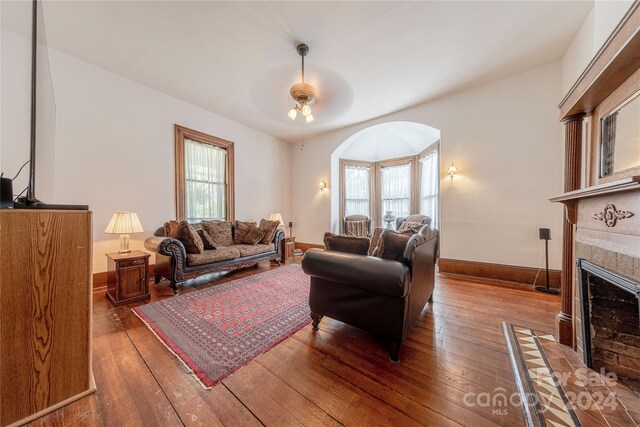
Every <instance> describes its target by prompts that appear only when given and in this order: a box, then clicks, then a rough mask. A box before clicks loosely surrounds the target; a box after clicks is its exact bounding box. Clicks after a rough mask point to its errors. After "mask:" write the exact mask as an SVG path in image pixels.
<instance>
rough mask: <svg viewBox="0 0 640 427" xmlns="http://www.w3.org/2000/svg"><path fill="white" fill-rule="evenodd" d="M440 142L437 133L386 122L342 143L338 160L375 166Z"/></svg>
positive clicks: (413, 124) (433, 130)
mask: <svg viewBox="0 0 640 427" xmlns="http://www.w3.org/2000/svg"><path fill="white" fill-rule="evenodd" d="M439 139H440V131H439V130H437V129H434V128H432V127H429V126H426V125H423V124H420V123H412V122H389V123H382V124H379V125H376V126H370V127H368V128H366V129H363V130H361V131H360V132H358V133H356V134H355V135H353V136H351V137H350V138H349V139H348V140H346V141H345V142H344V144H343V146H340V149H341V150H343V151H342V152H341V154H340V158H341V159H349V160H364V161H368V162H377V161H379V160H386V159H393V158H398V157H405V156H414V155H416V154H420V153H421V152H422V151H423V150H424V149H426V148H427V147H429V146H430V145H432V144H433V143H435V142H436V141H438V140H439Z"/></svg>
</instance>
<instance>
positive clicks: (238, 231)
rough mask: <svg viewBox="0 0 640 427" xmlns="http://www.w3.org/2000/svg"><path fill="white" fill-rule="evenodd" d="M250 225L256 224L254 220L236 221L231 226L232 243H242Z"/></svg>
mask: <svg viewBox="0 0 640 427" xmlns="http://www.w3.org/2000/svg"><path fill="white" fill-rule="evenodd" d="M251 226H254V227H255V226H256V223H255V222H248V221H237V220H236V224H235V227H233V243H235V244H242V243H244V237H245V235H246V234H247V233H248V232H249V230H250V228H251Z"/></svg>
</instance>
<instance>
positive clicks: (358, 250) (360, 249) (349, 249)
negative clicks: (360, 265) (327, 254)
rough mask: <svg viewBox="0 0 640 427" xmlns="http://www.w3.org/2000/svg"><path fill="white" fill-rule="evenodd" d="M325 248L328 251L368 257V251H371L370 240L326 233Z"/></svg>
mask: <svg viewBox="0 0 640 427" xmlns="http://www.w3.org/2000/svg"><path fill="white" fill-rule="evenodd" d="M324 246H325V248H326V249H327V250H328V251H337V252H346V253H350V254H356V255H367V251H368V250H369V238H368V237H353V236H342V235H339V234H333V233H330V232H326V233H324Z"/></svg>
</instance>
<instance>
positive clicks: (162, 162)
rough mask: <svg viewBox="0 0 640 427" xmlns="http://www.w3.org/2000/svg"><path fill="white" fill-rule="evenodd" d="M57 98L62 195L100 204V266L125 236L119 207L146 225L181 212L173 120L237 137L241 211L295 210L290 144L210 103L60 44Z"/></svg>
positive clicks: (55, 63) (96, 216)
mask: <svg viewBox="0 0 640 427" xmlns="http://www.w3.org/2000/svg"><path fill="white" fill-rule="evenodd" d="M51 68H52V73H53V82H54V87H55V93H56V103H57V118H58V120H57V142H56V167H55V175H56V176H55V201H56V202H57V203H84V204H88V205H89V207H90V209H91V210H92V211H93V238H94V250H93V271H94V273H95V272H100V271H104V270H105V269H106V259H105V255H104V254H105V253H106V252H112V251H114V250H117V249H118V236H115V235H108V234H104V229H105V227H106V226H107V222H108V221H109V219H110V217H111V215H112V214H113V212H114V211H116V210H126V211H133V212H136V213H137V214H138V217H139V218H140V221H141V222H142V225H143V227H144V229H145V233H142V234H134V235H132V236H131V245H132V248H133V249H142V248H143V247H144V240H145V239H146V238H147V237H148V236H150V235H151V234H152V233H153V231H154V230H155V229H156V228H157V227H159V226H161V225H162V224H163V223H164V222H165V221H167V220H168V219H172V218H175V198H174V128H173V125H174V123H177V124H180V125H183V126H186V127H189V128H192V129H196V130H199V131H202V132H205V133H208V134H211V135H215V136H217V137H220V138H223V139H227V140H230V141H233V142H234V143H235V179H236V184H235V194H236V218H238V219H243V220H257V221H259V220H260V219H261V218H268V215H269V213H271V212H281V213H282V215H283V218H284V219H285V221H287V220H288V218H290V188H289V182H290V181H291V173H290V150H289V148H290V147H289V144H287V143H284V142H282V141H279V140H277V139H276V138H274V137H271V136H269V135H266V134H264V133H261V132H258V131H256V130H254V129H251V128H248V127H246V126H244V125H241V124H239V123H237V122H234V121H231V120H229V119H226V118H224V117H221V116H219V115H217V114H214V113H212V112H209V111H206V110H204V109H202V108H199V107H196V106H193V105H191V104H188V103H186V102H183V101H180V100H178V99H176V98H172V97H170V96H167V95H165V94H163V93H160V92H158V91H156V90H153V89H150V88H148V87H146V86H142V85H140V84H138V83H134V82H132V81H130V80H127V79H124V78H122V77H119V76H117V75H115V74H112V73H110V72H107V71H105V70H103V69H100V68H98V67H95V66H93V65H90V64H88V63H86V62H83V61H80V60H78V59H76V58H73V57H71V56H69V55H66V54H64V53H61V52H59V51H55V50H52V51H51Z"/></svg>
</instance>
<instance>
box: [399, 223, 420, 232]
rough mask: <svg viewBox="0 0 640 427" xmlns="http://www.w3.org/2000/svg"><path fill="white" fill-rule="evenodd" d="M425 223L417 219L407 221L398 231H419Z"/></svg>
mask: <svg viewBox="0 0 640 427" xmlns="http://www.w3.org/2000/svg"><path fill="white" fill-rule="evenodd" d="M423 225H424V224H423V223H422V222H417V221H405V222H403V223H402V225H400V228H398V233H402V232H404V231H411V232H412V233H417V232H418V231H420V229H421V228H422V226H423Z"/></svg>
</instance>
